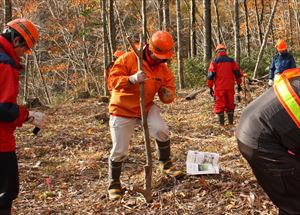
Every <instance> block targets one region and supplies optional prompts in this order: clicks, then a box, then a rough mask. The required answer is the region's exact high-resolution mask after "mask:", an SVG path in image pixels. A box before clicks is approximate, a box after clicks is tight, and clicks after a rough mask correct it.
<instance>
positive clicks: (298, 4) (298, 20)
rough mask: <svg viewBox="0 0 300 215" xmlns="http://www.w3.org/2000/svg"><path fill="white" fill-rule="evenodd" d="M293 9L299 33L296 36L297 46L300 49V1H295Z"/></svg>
mask: <svg viewBox="0 0 300 215" xmlns="http://www.w3.org/2000/svg"><path fill="white" fill-rule="evenodd" d="M293 8H296V9H294V16H295V19H296V26H297V31H296V35H297V40H296V41H297V46H298V47H300V39H299V37H300V36H299V35H300V18H299V8H300V2H299V0H294V1H293Z"/></svg>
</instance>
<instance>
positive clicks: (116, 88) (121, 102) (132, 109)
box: [108, 52, 175, 118]
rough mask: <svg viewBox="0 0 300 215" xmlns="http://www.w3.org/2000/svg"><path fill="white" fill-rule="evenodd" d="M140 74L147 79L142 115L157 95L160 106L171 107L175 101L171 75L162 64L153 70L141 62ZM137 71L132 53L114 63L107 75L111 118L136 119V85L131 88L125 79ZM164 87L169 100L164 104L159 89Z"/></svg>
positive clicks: (137, 89) (138, 104) (137, 95)
mask: <svg viewBox="0 0 300 215" xmlns="http://www.w3.org/2000/svg"><path fill="white" fill-rule="evenodd" d="M143 66H144V72H145V73H146V75H147V77H148V79H147V80H146V81H145V82H144V92H145V94H144V97H145V106H146V111H147V112H148V111H149V109H150V107H151V105H152V104H153V100H154V96H155V95H156V93H158V96H159V98H160V100H161V101H162V102H163V103H166V104H168V103H171V102H172V101H173V100H174V99H175V85H174V75H173V73H172V72H171V71H170V69H169V68H168V66H167V65H166V64H165V63H161V64H158V65H154V66H152V67H151V66H149V64H148V63H147V62H146V61H145V60H143ZM137 71H138V62H137V58H136V56H135V54H134V52H128V53H126V54H123V55H122V56H121V57H119V58H118V59H117V61H116V62H115V64H114V66H113V68H112V69H111V71H110V75H109V78H108V82H109V85H110V86H112V88H113V89H112V96H111V100H110V103H109V112H110V114H112V115H116V116H123V117H138V118H139V117H140V116H141V111H140V99H139V98H140V93H139V87H140V86H139V84H131V83H130V82H129V81H128V78H129V76H131V75H133V74H135V73H136V72H137ZM162 87H165V88H167V89H169V90H170V91H171V97H170V98H169V99H168V100H165V99H164V97H163V94H162V92H160V90H161V88H162Z"/></svg>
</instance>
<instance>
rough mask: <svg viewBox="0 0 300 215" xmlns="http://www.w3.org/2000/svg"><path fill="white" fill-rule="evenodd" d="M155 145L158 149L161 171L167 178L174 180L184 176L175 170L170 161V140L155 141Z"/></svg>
mask: <svg viewBox="0 0 300 215" xmlns="http://www.w3.org/2000/svg"><path fill="white" fill-rule="evenodd" d="M156 143H157V148H158V160H159V166H160V169H161V171H162V172H163V173H165V174H167V175H169V176H172V177H175V178H176V179H179V178H181V177H182V176H184V173H183V172H182V171H181V170H178V169H176V167H175V165H174V163H173V161H172V160H171V159H170V156H171V146H170V140H168V141H166V142H160V141H158V140H156Z"/></svg>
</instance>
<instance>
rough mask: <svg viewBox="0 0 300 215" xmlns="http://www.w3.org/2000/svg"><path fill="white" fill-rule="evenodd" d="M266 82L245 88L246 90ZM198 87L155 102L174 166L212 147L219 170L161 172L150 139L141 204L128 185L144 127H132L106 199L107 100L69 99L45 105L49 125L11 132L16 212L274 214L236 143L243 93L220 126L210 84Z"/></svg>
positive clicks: (140, 158) (139, 167) (139, 166)
mask: <svg viewBox="0 0 300 215" xmlns="http://www.w3.org/2000/svg"><path fill="white" fill-rule="evenodd" d="M265 87H266V86H262V85H261V86H257V85H255V86H253V87H251V86H250V87H249V89H250V88H251V92H250V94H251V96H252V97H253V98H255V97H256V96H258V95H259V94H261V93H262V91H263V90H265V89H264V88H265ZM200 91H201V92H200V93H199V94H198V95H197V97H196V99H194V100H189V101H188V100H186V99H185V96H187V95H188V94H189V93H191V92H192V91H191V90H186V91H180V92H178V97H177V98H176V100H175V102H173V103H172V104H170V105H163V104H161V103H160V102H159V101H157V103H158V104H159V106H160V107H161V111H162V115H163V117H164V119H165V120H166V121H167V123H168V125H169V127H170V133H171V141H172V157H173V159H174V160H175V161H176V165H177V166H178V167H180V168H182V169H184V170H185V169H186V164H185V161H186V156H187V152H188V150H198V151H205V152H215V153H219V154H220V163H219V164H220V173H219V174H216V175H198V176H191V175H188V176H186V177H185V178H184V179H183V180H180V181H177V180H175V179H173V178H170V177H167V176H165V175H161V173H160V171H159V170H158V162H157V159H156V157H157V152H156V148H155V146H154V144H153V141H152V152H153V153H152V155H153V190H152V191H153V202H152V203H146V201H145V200H144V198H143V196H142V195H141V194H140V193H137V192H135V191H133V190H132V189H131V188H132V187H133V186H141V187H142V185H143V182H144V171H143V165H144V162H145V155H144V154H145V153H144V143H143V132H142V129H141V128H140V127H138V128H137V129H136V130H135V133H134V136H133V138H132V142H131V149H130V156H129V158H128V160H127V161H126V162H125V164H124V168H123V172H122V177H121V180H122V183H123V186H124V188H125V189H126V192H125V195H124V197H123V198H122V200H121V201H117V202H111V201H109V200H108V196H107V190H106V188H107V179H108V176H107V171H108V164H107V161H108V156H109V152H110V149H111V146H112V143H111V139H110V133H109V126H108V121H106V120H101V119H99V118H101V117H99V114H100V115H101V113H107V103H101V102H99V100H98V99H96V98H90V99H86V100H76V101H72V102H71V101H70V102H68V103H66V104H63V105H60V107H59V109H58V108H50V109H46V110H45V112H46V113H48V114H49V115H50V122H49V126H48V129H45V130H43V131H41V132H40V134H38V135H37V136H34V135H32V133H31V130H32V127H31V126H30V125H24V126H23V127H22V128H21V129H19V130H18V131H17V133H16V139H17V154H18V159H19V173H20V193H19V197H18V199H17V200H15V202H14V206H13V212H14V214H20V215H21V214H27V215H32V214H33V215H35V214H43V215H44V214H45V215H47V214H209V215H211V214H212V215H215V214H240V215H245V214H276V213H277V209H276V207H275V206H274V205H273V204H272V203H271V201H270V200H269V199H268V197H267V195H266V194H265V193H264V192H263V190H262V189H261V187H260V186H259V185H258V184H257V181H256V179H255V177H254V176H253V174H252V171H251V169H250V168H249V165H248V164H247V162H246V161H245V160H244V159H243V157H242V156H241V154H240V153H239V151H238V149H237V143H236V139H235V136H234V130H235V126H236V123H237V121H238V118H239V115H240V112H241V110H242V109H243V108H244V106H245V104H244V103H245V101H244V100H243V99H244V97H243V96H244V95H242V102H241V103H240V104H239V105H238V106H237V108H236V118H235V123H234V126H231V127H230V126H229V125H226V126H225V127H224V128H221V127H219V126H218V124H217V119H216V117H215V115H214V114H213V113H212V109H213V100H212V98H211V97H210V96H209V93H208V90H205V89H202V90H200ZM247 94H248V93H247ZM250 94H248V95H247V97H248V98H250Z"/></svg>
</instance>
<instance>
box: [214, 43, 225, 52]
mask: <svg viewBox="0 0 300 215" xmlns="http://www.w3.org/2000/svg"><path fill="white" fill-rule="evenodd" d="M219 49H225V50H226V46H224V45H223V44H219V45H217V47H216V49H215V52H217V51H218V50H219Z"/></svg>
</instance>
